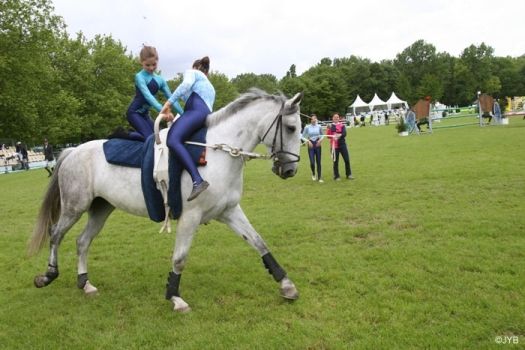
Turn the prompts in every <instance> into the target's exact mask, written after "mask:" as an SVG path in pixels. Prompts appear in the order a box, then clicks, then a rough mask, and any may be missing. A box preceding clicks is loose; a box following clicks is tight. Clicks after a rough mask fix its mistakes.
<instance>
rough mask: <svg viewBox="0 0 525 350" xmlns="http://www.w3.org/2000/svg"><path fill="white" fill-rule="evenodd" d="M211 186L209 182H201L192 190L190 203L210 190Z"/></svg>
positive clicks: (189, 198)
mask: <svg viewBox="0 0 525 350" xmlns="http://www.w3.org/2000/svg"><path fill="white" fill-rule="evenodd" d="M209 185H210V184H209V183H208V181H203V182H201V183H200V184H198V185H194V186H193V189H192V190H191V194H190V196H189V197H188V202H189V201H192V200H194V199H195V198H197V197H198V196H199V194H201V193H202V192H204V191H205V190H206V189H207V188H208V186H209Z"/></svg>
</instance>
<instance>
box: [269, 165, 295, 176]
mask: <svg viewBox="0 0 525 350" xmlns="http://www.w3.org/2000/svg"><path fill="white" fill-rule="evenodd" d="M272 171H273V173H274V174H275V175H277V176H279V177H280V178H281V179H287V178H289V177H292V176H295V174H297V163H289V164H284V165H283V164H280V163H278V162H275V163H273V166H272Z"/></svg>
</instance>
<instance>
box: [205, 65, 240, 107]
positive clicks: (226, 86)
mask: <svg viewBox="0 0 525 350" xmlns="http://www.w3.org/2000/svg"><path fill="white" fill-rule="evenodd" d="M209 79H210V82H211V83H212V84H213V87H214V88H215V94H216V95H215V104H214V106H213V109H214V110H219V109H221V108H222V107H224V106H226V105H227V104H228V103H230V102H232V101H233V100H234V99H235V98H237V96H238V95H239V93H238V92H237V89H236V88H235V85H233V84H232V83H231V82H230V80H229V79H228V77H227V76H226V75H225V74H223V73H219V72H212V73H211V74H210V75H209Z"/></svg>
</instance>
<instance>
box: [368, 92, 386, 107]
mask: <svg viewBox="0 0 525 350" xmlns="http://www.w3.org/2000/svg"><path fill="white" fill-rule="evenodd" d="M368 106H369V107H370V110H371V111H373V110H374V109H387V108H388V106H387V104H386V102H385V101H383V100H382V99H380V98H379V96H377V94H374V98H372V101H370V103H369V104H368Z"/></svg>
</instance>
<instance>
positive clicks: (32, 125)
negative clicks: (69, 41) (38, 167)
mask: <svg viewBox="0 0 525 350" xmlns="http://www.w3.org/2000/svg"><path fill="white" fill-rule="evenodd" d="M52 12H53V7H52V6H51V3H50V1H46V0H4V1H2V2H0V137H3V138H16V139H21V140H25V141H26V142H29V143H31V142H35V141H36V139H37V138H38V136H39V135H38V133H37V132H35V130H39V128H40V127H41V121H40V118H39V114H40V111H41V110H43V109H44V108H46V107H48V106H49V105H50V104H49V103H48V99H49V98H50V97H52V96H51V95H50V93H49V91H50V87H52V86H53V84H54V83H55V81H54V79H55V74H54V72H53V70H52V68H51V64H50V60H51V57H52V55H53V52H55V50H56V44H57V42H56V38H59V37H63V36H64V35H65V30H64V23H63V21H62V19H61V17H58V16H55V15H53V13H52Z"/></svg>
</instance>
